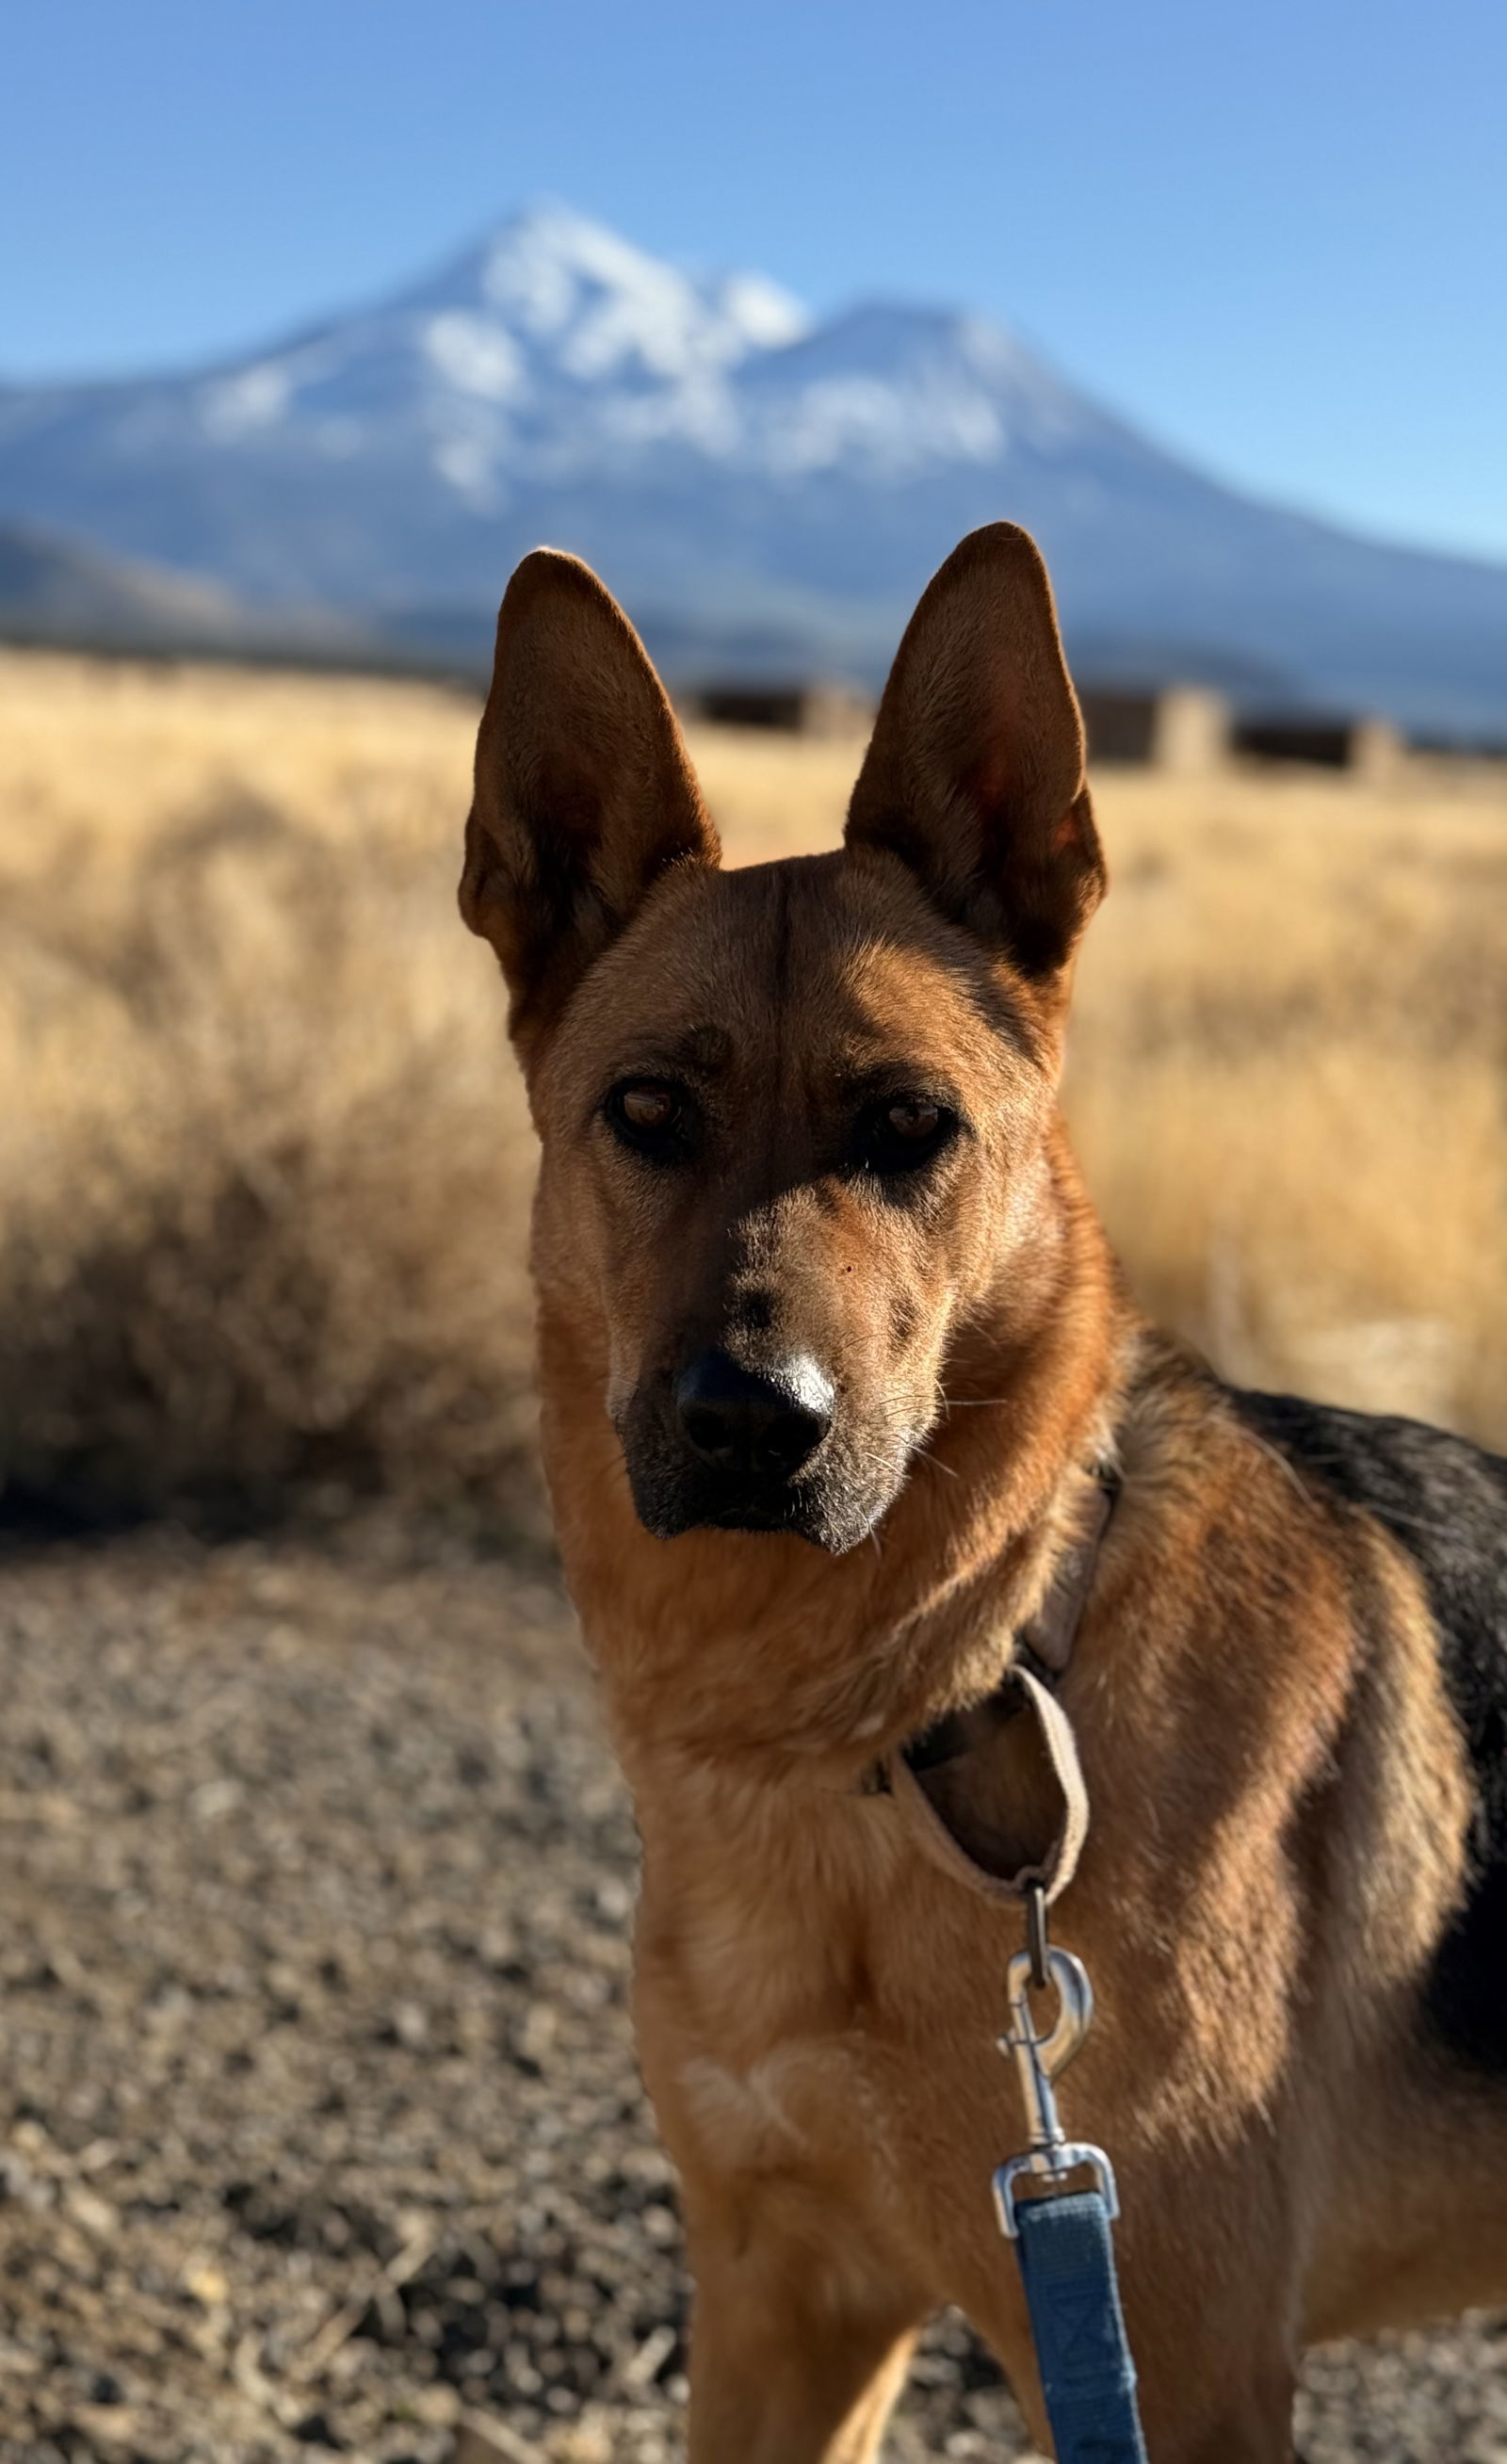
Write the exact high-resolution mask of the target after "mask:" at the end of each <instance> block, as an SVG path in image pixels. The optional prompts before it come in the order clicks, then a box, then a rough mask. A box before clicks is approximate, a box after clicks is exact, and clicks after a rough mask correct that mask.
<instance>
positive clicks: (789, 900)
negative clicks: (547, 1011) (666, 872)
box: [572, 854, 1020, 1077]
mask: <svg viewBox="0 0 1507 2464" xmlns="http://www.w3.org/2000/svg"><path fill="white" fill-rule="evenodd" d="M891 870H893V871H895V872H897V873H898V870H899V869H898V868H893V869H892V868H888V867H876V866H874V865H872V864H863V863H860V862H855V861H854V860H853V859H851V858H849V857H848V856H846V855H845V854H835V855H831V856H815V857H811V856H808V857H795V858H787V859H785V860H784V861H782V862H779V863H775V864H765V865H751V866H748V867H744V868H740V869H734V870H732V871H725V872H710V871H706V872H699V873H696V874H693V875H691V874H688V875H685V876H683V877H681V878H680V879H679V880H677V881H675V882H673V883H670V884H666V887H665V889H664V890H663V891H661V892H660V893H659V894H657V895H656V897H655V898H654V899H652V900H651V901H650V902H649V904H648V906H647V908H646V909H645V910H644V912H643V913H642V914H641V915H640V917H639V918H638V919H637V921H636V922H635V924H634V925H633V927H632V928H631V930H630V931H629V933H628V934H626V935H624V936H623V938H622V941H621V942H620V943H619V944H618V945H617V946H616V947H615V948H614V949H613V950H612V951H611V952H609V953H608V954H607V956H606V957H605V958H604V959H603V960H602V962H601V965H600V966H599V967H598V969H597V970H595V971H594V976H593V979H592V980H591V982H590V985H589V987H588V988H587V998H586V999H585V1000H584V1001H582V1002H580V1003H579V1004H578V1005H577V1008H578V1010H579V1013H580V1015H579V1019H574V1020H573V1022H572V1024H573V1026H575V1027H577V1028H578V1029H579V1042H578V1036H576V1035H573V1037H572V1041H573V1042H575V1043H578V1049H579V1055H580V1057H581V1058H582V1059H583V1060H584V1059H585V1057H586V1053H585V1047H587V1046H590V1047H591V1048H592V1049H593V1051H594V1054H595V1055H596V1056H598V1057H600V1059H601V1061H603V1062H604V1063H606V1064H607V1065H608V1066H614V1065H616V1064H618V1063H620V1062H621V1063H622V1064H624V1065H627V1064H631V1063H634V1062H635V1059H636V1057H638V1058H642V1059H643V1060H644V1062H647V1061H649V1060H653V1061H656V1062H659V1063H662V1064H663V1065H664V1066H666V1067H667V1066H671V1065H675V1066H679V1067H684V1068H686V1069H687V1070H688V1071H691V1072H693V1073H696V1074H700V1075H706V1076H720V1075H725V1074H729V1073H737V1072H741V1071H745V1070H753V1071H754V1072H757V1071H758V1070H760V1069H761V1068H764V1067H767V1066H768V1064H769V1061H770V1058H771V1056H772V1055H773V1053H774V1051H775V1049H776V1048H777V1047H785V1048H787V1049H788V1048H789V1047H790V1046H791V1045H798V1046H799V1048H800V1049H801V1051H802V1052H803V1053H805V1054H806V1055H807V1056H808V1057H809V1059H810V1061H811V1063H812V1064H813V1066H814V1067H818V1068H820V1067H822V1066H823V1065H824V1066H827V1067H832V1068H835V1069H841V1070H844V1071H855V1070H863V1069H864V1068H867V1067H884V1066H885V1065H887V1064H891V1063H908V1064H911V1065H914V1066H916V1067H920V1068H922V1069H925V1068H928V1067H931V1068H932V1069H934V1070H935V1071H937V1072H938V1073H941V1074H950V1075H951V1076H954V1077H955V1076H956V1075H957V1074H958V1073H959V1072H960V1071H961V1072H963V1073H965V1074H966V1073H968V1071H969V1070H970V1069H971V1068H972V1067H977V1068H981V1069H990V1068H992V1067H994V1064H995V1061H996V1058H997V1045H996V1039H997V1036H998V1034H999V1032H1000V1031H1001V1029H1002V1030H1003V1031H1004V1033H1005V1036H1006V1040H1007V1041H1008V1042H1009V1043H1010V1044H1012V1045H1016V1044H1018V1042H1019V1040H1020V1039H1019V1037H1018V1035H1017V1032H1016V1030H1017V1027H1018V1025H1019V1022H1018V1021H1017V1019H1016V1016H1015V1013H1014V1011H1013V1007H1012V1004H1011V1003H1010V1001H1009V999H1008V995H1007V994H1006V992H1005V991H1004V990H1003V988H1002V986H1001V984H1000V981H999V978H998V972H997V970H995V969H994V968H992V967H991V965H990V963H989V961H988V959H987V957H986V956H985V954H984V952H983V951H982V950H981V949H978V948H977V947H976V946H975V945H973V944H972V942H971V941H970V940H969V939H968V937H967V936H966V935H962V934H961V933H959V932H957V931H956V930H955V929H954V928H953V927H951V926H950V925H949V924H948V923H947V922H946V921H945V920H944V919H943V918H942V917H940V916H939V915H937V914H936V913H935V912H934V911H933V910H932V909H931V907H930V906H929V905H928V901H927V900H926V898H925V897H924V896H923V894H922V893H921V891H919V889H917V888H914V887H913V886H912V885H911V884H910V883H909V881H908V880H907V879H906V878H904V877H901V878H898V879H897V878H891V877H890V874H891ZM981 1029H982V1030H984V1031H982V1032H981Z"/></svg>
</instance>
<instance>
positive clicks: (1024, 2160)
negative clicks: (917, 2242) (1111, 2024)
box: [994, 1904, 1120, 2241]
mask: <svg viewBox="0 0 1507 2464" xmlns="http://www.w3.org/2000/svg"><path fill="white" fill-rule="evenodd" d="M1030 1913H1031V1919H1032V1924H1031V1933H1032V1942H1031V1947H1030V1949H1029V1950H1017V1951H1016V1955H1015V1957H1014V1958H1013V1959H1012V1961H1011V1963H1010V1966H1009V1969H1007V1971H1006V1990H1007V1991H1008V1993H1009V1996H1010V2026H1009V2028H1008V2029H1007V2030H1006V2032H1005V2034H1004V2035H1002V2036H1001V2037H1000V2039H999V2050H1000V2052H1001V2053H1002V2054H1006V2053H1008V2054H1011V2055H1013V2056H1014V2057H1015V2065H1016V2078H1017V2079H1019V2081H1020V2094H1021V2097H1022V2099H1023V2100H1024V2103H1025V2108H1026V2121H1027V2123H1028V2125H1029V2127H1030V2133H1031V2145H1030V2147H1029V2149H1028V2150H1027V2152H1026V2154H1025V2155H1023V2156H1012V2157H1011V2158H1010V2159H1009V2161H1008V2163H1006V2164H1003V2165H1001V2166H1000V2167H999V2168H998V2170H997V2171H996V2173H995V2175H994V2205H995V2208H996V2209H997V2210H998V2213H999V2227H1000V2231H1001V2232H1002V2233H1004V2234H1005V2236H1006V2237H1007V2239H1008V2240H1010V2241H1014V2240H1016V2237H1017V2235H1018V2232H1019V2227H1018V2225H1017V2223H1016V2183H1017V2182H1018V2181H1020V2180H1021V2178H1022V2177H1024V2178H1025V2179H1026V2180H1027V2181H1030V2182H1035V2183H1037V2184H1038V2185H1040V2186H1042V2188H1044V2189H1046V2188H1049V2189H1058V2190H1059V2189H1063V2188H1064V2187H1065V2183H1066V2176H1067V2175H1068V2174H1069V2173H1075V2172H1078V2171H1079V2170H1080V2169H1081V2167H1084V2166H1087V2167H1090V2168H1091V2169H1092V2171H1093V2172H1094V2173H1095V2174H1096V2175H1097V2176H1098V2180H1099V2188H1100V2189H1101V2190H1102V2191H1103V2199H1104V2206H1105V2208H1106V2210H1107V2211H1108V2214H1109V2218H1110V2221H1111V2222H1113V2220H1114V2218H1115V2217H1116V2216H1118V2214H1119V2213H1120V2199H1119V2194H1118V2193H1117V2191H1116V2189H1115V2176H1114V2168H1113V2167H1112V2166H1111V2164H1110V2162H1109V2159H1108V2157H1107V2156H1106V2155H1105V2154H1104V2151H1103V2148H1102V2147H1091V2146H1089V2145H1086V2144H1085V2143H1084V2142H1082V2141H1081V2140H1072V2139H1069V2138H1067V2137H1066V2136H1065V2134H1064V2132H1063V2129H1062V2125H1061V2123H1060V2122H1059V2120H1058V2118H1057V2099H1056V2097H1055V2096H1054V2095H1053V2093H1052V2085H1053V2081H1054V2080H1055V2079H1057V2078H1058V2076H1059V2073H1060V2072H1062V2071H1065V2070H1066V2068H1067V2066H1068V2063H1069V2062H1070V2061H1071V2060H1072V2058H1073V2056H1074V2055H1075V2054H1076V2053H1077V2051H1078V2049H1079V2047H1080V2045H1081V2043H1082V2041H1083V2038H1084V2037H1085V2036H1086V2035H1087V2034H1088V2031H1089V2029H1090V2028H1091V2027H1092V2026H1093V2021H1094V1992H1093V1988H1092V1986H1091V1985H1090V1984H1089V1982H1088V1970H1087V1969H1086V1968H1085V1967H1084V1966H1083V1963H1082V1961H1081V1959H1075V1958H1074V1956H1073V1954H1072V1952H1071V1951H1070V1950H1058V1949H1057V1948H1056V1947H1054V1946H1049V1945H1048V1943H1047V1941H1046V1928H1045V1922H1044V1911H1043V1908H1042V1907H1041V1905H1039V1904H1037V1905H1036V1906H1033V1907H1032V1909H1031V1912H1030ZM1033 1983H1035V1984H1037V1985H1038V1986H1039V1985H1043V1984H1044V1985H1045V1986H1046V1987H1047V1988H1048V1989H1049V1990H1052V1989H1055V1991H1056V1993H1057V1999H1058V2012H1057V2018H1056V2021H1055V2023H1054V2025H1053V2027H1052V2029H1051V2031H1050V2033H1049V2034H1048V2035H1044V2036H1043V2035H1038V2034H1037V2027H1036V2022H1035V2020H1034V2019H1033V2017H1032V2015H1031V1988H1032V1985H1033Z"/></svg>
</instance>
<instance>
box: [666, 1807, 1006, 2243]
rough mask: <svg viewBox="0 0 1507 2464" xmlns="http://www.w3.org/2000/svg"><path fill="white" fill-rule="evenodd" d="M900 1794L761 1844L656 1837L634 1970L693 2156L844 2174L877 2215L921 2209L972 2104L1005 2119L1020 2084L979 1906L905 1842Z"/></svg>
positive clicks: (979, 2115)
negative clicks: (981, 1941) (995, 2006)
mask: <svg viewBox="0 0 1507 2464" xmlns="http://www.w3.org/2000/svg"><path fill="white" fill-rule="evenodd" d="M891 1811H892V1810H891V1809H888V1808H886V1807H884V1806H874V1805H865V1804H864V1803H863V1801H860V1802H859V1803H858V1804H857V1805H855V1806H854V1807H852V1808H843V1809H841V1810H840V1811H839V1812H837V1813H836V1814H835V1815H830V1816H828V1817H827V1818H825V1819H822V1818H821V1817H820V1816H819V1815H816V1816H813V1817H812V1819H811V1820H810V1821H809V1822H807V1823H804V1824H799V1825H797V1826H795V1828H794V1831H793V1834H792V1836H791V1837H789V1838H786V1839H783V1840H776V1839H774V1838H771V1837H768V1836H766V1837H764V1838H763V1840H762V1841H761V1842H760V1843H759V1853H757V1854H754V1853H752V1848H751V1843H748V1842H743V1843H742V1844H741V1848H740V1846H739V1845H738V1844H736V1843H730V1842H728V1841H726V1840H719V1841H714V1842H713V1843H712V1844H711V1845H710V1847H709V1845H708V1843H707V1841H706V1839H705V1837H703V1841H702V1847H701V1854H700V1856H699V1858H698V1859H696V1860H695V1861H694V1862H693V1863H692V1862H691V1861H690V1860H688V1859H685V1858H678V1857H666V1856H665V1855H664V1854H663V1849H664V1847H665V1844H666V1843H664V1842H663V1841H661V1840H658V1839H655V1838H653V1837H650V1839H649V1840H648V1842H647V1843H646V1846H647V1853H646V1861H645V1886H644V1904H643V1912H642V1918H641V1925H640V1937H639V1960H638V1980H637V1989H636V1998H637V2018H638V2028H639V2038H640V2049H641V2055H642V2058H643V2063H644V2074H645V2077H646V2079H647V2080H648V2083H649V2086H650V2089H651V2092H652V2094H653V2096H654V2099H655V2102H656V2106H657V2107H658V2109H659V2112H660V2116H661V2121H662V2126H663V2127H664V2129H665V2131H666V2137H667V2138H668V2139H669V2140H670V2142H671V2145H672V2146H673V2147H674V2151H675V2153H676V2155H677V2157H678V2158H679V2160H680V2162H681V2163H682V2165H683V2167H688V2168H689V2169H694V2170H696V2171H698V2172H702V2173H713V2174H716V2175H719V2176H722V2177H724V2178H726V2177H729V2176H741V2177H743V2178H745V2179H747V2178H749V2177H751V2176H753V2177H759V2178H761V2179H763V2180H766V2181H771V2180H777V2181H779V2182H781V2183H782V2184H786V2185H791V2186H795V2185H797V2184H804V2185H805V2186H807V2187H808V2188H809V2189H812V2190H813V2191H816V2192H818V2193H819V2194H826V2195H830V2194H833V2193H841V2195H842V2196H843V2198H844V2200H845V2202H846V2204H847V2206H848V2207H849V2208H850V2209H851V2208H852V2207H853V2206H854V2205H855V2204H856V2205H857V2206H858V2208H859V2209H860V2210H862V2211H864V2212H866V2213H867V2214H868V2215H869V2216H870V2218H871V2219H872V2220H873V2221H874V2222H875V2223H876V2224H877V2225H882V2224H883V2221H884V2219H885V2216H886V2215H893V2216H896V2217H900V2216H902V2215H905V2214H911V2215H913V2213H914V2210H915V2201H916V2183H915V2179H914V2175H915V2170H916V2166H917V2163H918V2162H920V2163H921V2164H922V2166H923V2169H925V2167H926V2165H927V2163H928V2162H929V2161H930V2160H929V2159H928V2156H927V2151H928V2149H929V2150H930V2151H932V2156H933V2157H936V2156H938V2155H940V2152H941V2151H942V2150H943V2149H946V2151H947V2158H948V2162H949V2163H950V2162H951V2160H952V2158H953V2156H954V2155H955V2154H956V2153H957V2152H958V2150H959V2149H960V2148H961V2147H963V2146H965V2145H967V2143H968V2142H969V2140H970V2139H971V2138H972V2136H973V2135H974V2134H973V2132H972V2129H971V2128H970V2126H969V2125H970V2122H971V2120H976V2122H977V2124H978V2127H979V2129H980V2131H982V2133H983V2134H984V2135H985V2136H987V2135H988V2133H989V2132H990V2131H991V2130H994V2132H995V2133H996V2134H997V2130H998V2127H999V2123H1000V2116H999V2104H1000V2100H1001V2093H1002V2092H1004V2093H1008V2086H1007V2080H1006V2076H1005V2073H1004V2071H1003V2069H1002V2067H1001V2065H1000V2063H999V2059H998V2056H997V2054H996V2053H995V2052H994V2035H995V2034H996V2033H997V2016H996V2020H995V2024H994V2025H991V2008H992V2005H990V1997H989V1995H988V1993H987V1991H985V1990H984V1989H985V1986H986V1982H987V1980H986V1979H985V1977H984V1975H983V1967H984V1965H985V1964H986V1963H982V1962H980V1960H979V1959H978V1957H977V1955H976V1949H977V1947H976V1945H974V1944H972V1943H969V1942H966V1941H964V1940H962V1939H954V1936H955V1934H956V1928H957V1924H958V1921H959V1919H960V1918H961V1920H962V1922H963V1924H964V1925H965V1927H966V1926H967V1925H968V1924H969V1920H970V1919H971V1916H972V1911H971V1910H970V1909H969V1908H968V1907H967V1905H966V1903H965V1905H964V1906H963V1908H962V1909H959V1908H958V1907H957V1905H956V1901H957V1898H958V1896H959V1895H956V1894H946V1895H939V1894H938V1893H937V1890H936V1887H935V1878H933V1877H931V1876H930V1875H929V1874H928V1873H927V1872H925V1871H923V1872H921V1873H919V1874H918V1873H917V1872H916V1870H915V1868H914V1864H913V1863H912V1864H911V1865H910V1866H909V1867H908V1868H907V1867H906V1862H905V1860H904V1859H903V1858H900V1857H897V1856H896V1854H895V1853H894V1851H895V1843H894V1842H893V1840H892V1838H891V1837H890V1830H889V1823H888V1819H887V1817H888V1816H889V1815H890V1813H891ZM994 1981H995V1983H996V1985H997V1984H999V1982H1000V1980H999V1979H997V1978H996V1979H995V1980H994ZM995 1998H997V1997H995ZM975 2005H976V2007H975ZM986 2006H989V2007H986ZM944 2081H945V2082H946V2083H947V2086H946V2093H945V2095H943V2094H941V2093H940V2092H939V2090H940V2083H941V2082H944ZM971 2107H975V2108H976V2112H975V2113H973V2114H972V2116H971V2114H970V2108H971ZM996 2153H997V2151H996Z"/></svg>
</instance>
